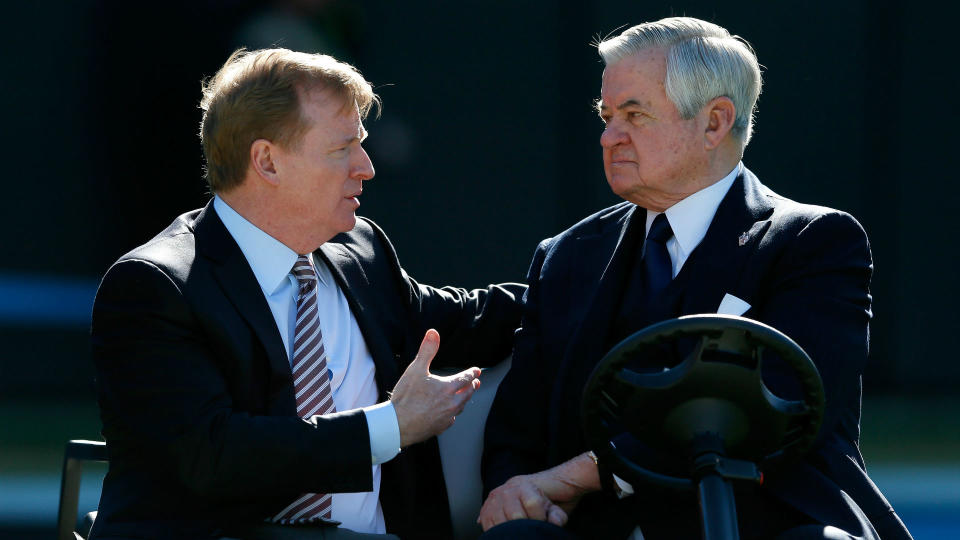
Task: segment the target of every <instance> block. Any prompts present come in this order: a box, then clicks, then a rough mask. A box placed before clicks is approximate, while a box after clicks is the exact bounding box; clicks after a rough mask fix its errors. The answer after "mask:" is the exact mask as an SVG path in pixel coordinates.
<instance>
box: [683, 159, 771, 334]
mask: <svg viewBox="0 0 960 540" xmlns="http://www.w3.org/2000/svg"><path fill="white" fill-rule="evenodd" d="M763 190H764V188H763V186H762V185H761V184H760V182H759V180H757V177H756V176H754V175H753V173H751V172H750V171H749V170H747V169H746V168H745V167H744V169H743V173H742V174H741V175H740V176H739V177H737V179H736V180H735V181H734V183H733V185H732V186H730V190H729V191H728V192H727V195H726V196H725V197H724V198H723V201H722V202H721V203H720V206H719V207H718V208H717V213H716V215H715V216H714V218H713V221H712V222H711V223H710V227H709V228H708V229H707V234H706V235H705V236H704V237H703V240H702V241H701V242H700V244H699V245H698V246H697V248H696V249H695V250H694V251H693V253H691V254H690V257H689V258H688V259H687V262H686V263H684V265H683V269H682V270H681V271H680V272H681V274H684V273H689V274H690V275H685V276H684V280H685V283H686V284H687V290H686V292H685V293H684V301H683V307H682V311H681V312H682V313H683V314H684V315H689V314H693V313H716V311H717V307H718V306H719V305H720V301H721V300H723V296H724V294H726V293H731V294H734V295H735V296H738V297H740V298H742V299H743V300H746V301H748V302H749V301H750V299H749V298H746V297H745V296H746V294H745V293H744V292H742V289H743V288H744V287H743V285H742V283H741V276H742V275H743V273H744V269H745V267H746V263H747V261H748V260H749V259H750V256H751V255H752V254H753V253H754V252H755V251H756V248H757V245H759V243H760V242H759V241H760V239H761V238H762V237H763V235H764V233H766V230H767V229H768V228H769V227H770V221H769V219H768V218H769V217H770V213H771V212H772V210H773V206H772V205H771V204H770V202H769V201H768V198H767V196H766V194H765V193H764V192H763ZM677 278H678V279H679V278H680V276H679V275H678V276H677Z"/></svg>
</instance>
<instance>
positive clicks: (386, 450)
mask: <svg viewBox="0 0 960 540" xmlns="http://www.w3.org/2000/svg"><path fill="white" fill-rule="evenodd" d="M363 414H364V415H366V417H367V431H368V432H369V433H370V454H371V457H372V459H373V464H374V465H379V464H381V463H386V462H387V461H390V460H391V459H393V458H394V457H396V455H397V454H399V453H400V423H399V422H398V421H397V412H396V411H395V410H394V409H393V403H391V402H390V401H384V402H383V403H377V404H376V405H371V406H369V407H364V408H363Z"/></svg>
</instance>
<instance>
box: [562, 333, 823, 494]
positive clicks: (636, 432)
mask: <svg viewBox="0 0 960 540" xmlns="http://www.w3.org/2000/svg"><path fill="white" fill-rule="evenodd" d="M664 351H668V352H671V353H673V355H672V358H673V360H676V358H677V356H678V355H679V356H680V357H682V360H681V361H680V362H679V363H677V362H675V361H674V362H673V363H670V364H667V365H665V366H660V367H658V366H656V365H652V364H651V363H650V362H649V361H648V360H649V359H651V358H654V359H658V360H659V359H662V358H667V359H668V360H669V359H670V358H671V355H670V354H667V355H664ZM767 354H775V355H777V356H778V357H779V358H780V359H782V360H783V362H784V363H785V364H786V366H787V368H788V372H789V373H792V376H793V377H795V379H796V381H797V382H798V383H799V387H800V389H801V392H800V393H801V394H802V398H801V399H785V398H782V397H779V396H777V395H775V394H773V393H772V392H771V391H770V390H769V389H768V388H767V387H766V385H765V384H764V382H763V378H762V377H761V368H762V365H763V359H764V357H765V356H766V355H767ZM823 406H824V398H823V385H822V383H821V381H820V376H819V373H818V372H817V370H816V367H815V366H814V365H813V362H811V361H810V358H809V357H808V356H807V355H806V353H804V351H803V349H801V348H800V347H799V346H798V345H797V344H796V343H794V342H793V341H792V340H790V338H788V337H787V336H784V335H783V334H782V333H780V332H778V331H777V330H775V329H773V328H771V327H769V326H766V325H764V324H762V323H759V322H756V321H752V320H750V319H745V318H742V317H731V316H720V315H695V316H689V317H681V318H679V319H673V320H669V321H664V322H662V323H659V324H655V325H652V326H650V327H647V328H645V329H643V330H641V331H639V332H637V333H635V334H633V335H632V336H630V337H628V338H627V339H625V340H624V341H622V342H621V343H619V344H618V345H617V346H615V347H614V348H613V349H611V351H610V352H609V353H608V354H607V355H606V356H605V357H604V358H603V360H601V361H600V363H599V364H598V365H597V367H596V368H595V369H594V372H593V375H592V376H591V378H590V380H589V381H588V383H587V386H586V388H585V390H584V397H583V402H582V411H581V413H582V414H581V419H582V422H583V427H584V433H585V435H586V439H587V442H588V444H589V445H590V447H591V448H593V449H594V450H595V451H596V452H597V455H598V456H600V457H601V458H602V459H603V460H604V462H605V463H607V464H609V467H610V469H611V470H613V471H614V472H616V473H617V474H618V475H621V476H622V477H623V478H624V479H625V480H627V481H631V482H649V483H654V484H657V485H660V486H664V487H669V488H675V489H677V488H684V489H685V488H690V487H693V486H694V481H693V479H692V477H683V476H678V475H677V471H681V470H689V471H692V470H693V469H692V467H690V463H692V462H693V460H694V459H695V458H696V457H697V456H698V455H702V454H703V451H705V449H698V446H697V445H698V441H702V440H707V439H711V440H719V441H720V443H719V452H720V454H722V455H724V456H725V457H724V459H729V460H741V461H742V462H744V463H755V464H757V466H759V467H760V468H761V469H764V468H767V467H774V466H779V465H782V464H783V463H788V462H790V461H791V460H793V459H796V458H797V457H798V456H800V455H802V454H803V453H804V452H805V451H806V450H807V449H808V448H809V447H810V446H811V444H812V443H813V441H814V440H815V438H816V435H817V432H818V430H819V426H820V422H821V420H822V416H823ZM625 431H626V432H629V433H630V434H631V435H633V436H634V437H635V438H636V439H637V440H638V441H639V443H640V444H641V445H644V446H646V447H648V448H650V449H653V450H655V451H656V452H659V453H660V454H664V455H666V456H668V458H669V459H668V460H667V462H666V463H660V462H659V461H657V465H656V466H657V467H658V470H651V469H650V468H648V467H653V465H650V464H648V463H647V462H646V461H644V462H643V463H642V464H641V463H640V462H639V461H637V460H634V459H632V456H629V455H625V454H624V453H622V452H621V451H620V450H618V449H617V447H616V446H614V445H613V444H611V442H610V441H611V440H612V439H613V438H614V437H617V436H618V435H620V434H622V433H623V432H625ZM709 451H711V452H714V451H718V449H717V448H711V449H710V450H709ZM671 460H672V461H671ZM732 462H733V461H731V463H732ZM659 467H663V469H662V470H661V469H659ZM733 476H734V477H736V476H737V475H733ZM740 476H743V477H751V478H752V477H753V475H752V474H745V475H740Z"/></svg>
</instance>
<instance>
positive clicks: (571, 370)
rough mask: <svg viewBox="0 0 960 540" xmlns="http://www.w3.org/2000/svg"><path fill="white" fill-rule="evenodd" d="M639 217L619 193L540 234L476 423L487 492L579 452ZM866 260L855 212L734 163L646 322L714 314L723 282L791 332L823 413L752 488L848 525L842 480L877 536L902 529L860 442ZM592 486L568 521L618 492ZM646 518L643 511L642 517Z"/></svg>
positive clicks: (625, 524) (613, 504)
mask: <svg viewBox="0 0 960 540" xmlns="http://www.w3.org/2000/svg"><path fill="white" fill-rule="evenodd" d="M644 219H645V210H644V209H643V208H638V207H637V206H635V205H633V204H631V203H628V202H624V203H620V204H618V205H616V206H613V207H610V208H607V209H605V210H603V211H601V212H598V213H596V214H594V215H592V216H590V217H588V218H586V219H584V220H583V221H581V222H580V223H578V224H576V225H574V226H573V227H571V228H570V229H568V230H566V231H564V232H563V233H561V234H560V235H558V236H556V237H554V238H549V239H547V240H544V241H543V242H542V243H541V244H540V245H539V246H538V248H537V250H536V254H535V255H534V258H533V263H532V264H531V267H530V271H529V274H528V285H529V289H528V291H527V293H526V295H525V297H524V315H523V321H522V323H521V329H520V330H518V334H517V343H516V345H515V350H514V355H513V368H512V370H511V372H510V373H509V374H508V375H507V377H506V379H505V380H504V382H503V383H502V385H501V387H500V390H499V392H498V395H497V397H496V400H495V402H494V405H493V408H492V410H491V413H490V417H489V419H488V421H487V428H486V440H485V452H484V462H483V475H484V488H485V491H487V492H489V491H490V490H492V489H493V488H495V487H497V486H499V485H501V484H502V483H504V482H506V481H507V480H508V479H509V478H511V477H512V476H515V475H518V474H527V473H531V472H536V471H541V470H544V469H546V468H549V467H552V466H554V465H557V464H559V463H562V462H564V461H566V460H568V459H570V458H572V457H574V456H576V455H578V454H580V453H582V452H585V451H586V450H588V448H587V445H586V442H585V441H584V438H583V434H582V432H581V429H580V421H579V419H580V399H581V393H582V391H583V387H584V385H585V384H586V381H587V379H588V378H589V376H590V374H591V372H592V370H593V368H594V366H595V365H596V363H597V362H598V361H599V360H600V358H601V357H602V356H603V355H604V354H605V353H606V350H607V346H608V344H607V343H606V342H605V339H606V338H607V336H608V335H609V333H610V329H611V328H610V327H611V325H612V324H613V321H614V319H615V317H616V316H617V306H618V305H619V300H620V297H621V296H622V295H623V293H624V283H625V280H626V279H627V276H626V273H627V272H628V270H629V267H630V261H632V260H633V258H634V256H635V255H634V253H632V252H628V251H630V250H628V249H627V248H624V247H623V244H624V242H623V239H624V236H625V234H626V233H627V231H628V230H629V225H630V223H631V221H632V220H640V222H639V226H640V227H641V228H640V229H639V230H641V231H642V230H643V228H642V225H643V220H644ZM744 233H746V235H747V241H746V242H745V243H742V245H741V242H740V238H741V235H743V234H744ZM871 272H872V260H871V255H870V248H869V244H868V241H867V237H866V234H865V233H864V231H863V229H862V228H861V226H860V224H859V223H857V221H856V220H855V219H853V218H852V217H851V216H850V215H848V214H845V213H843V212H838V211H836V210H832V209H829V208H823V207H817V206H811V205H805V204H799V203H796V202H793V201H791V200H788V199H785V198H783V197H780V196H778V195H776V194H775V193H773V192H772V191H770V190H769V189H768V188H766V187H765V186H763V185H762V184H761V183H760V181H759V180H758V179H757V177H756V176H754V175H753V173H751V172H750V171H749V170H746V169H744V172H743V173H742V174H741V175H740V176H739V177H738V178H737V179H736V180H735V182H734V183H733V185H732V187H731V188H730V190H729V192H728V193H727V195H726V196H725V198H724V199H723V201H722V203H721V204H720V206H719V208H718V210H717V213H716V215H715V216H714V219H713V221H712V222H711V224H710V227H709V229H708V230H707V233H706V236H705V237H704V239H703V241H702V242H701V243H700V245H699V246H698V247H697V248H696V249H695V250H694V251H693V253H691V255H690V257H689V258H688V260H687V261H686V263H685V264H684V266H683V268H682V269H681V272H680V274H678V276H677V278H676V279H675V280H674V283H683V284H684V285H683V290H680V291H674V292H675V293H676V295H677V298H678V304H677V305H676V306H664V307H663V310H664V311H663V312H662V313H656V312H653V313H650V314H648V315H649V320H647V321H645V323H644V325H646V324H650V323H654V322H658V321H660V320H664V319H667V318H672V317H676V316H680V315H689V314H697V313H715V312H716V311H717V307H718V306H719V305H720V302H721V300H722V299H723V297H724V295H725V294H727V293H729V294H732V295H734V296H736V297H738V298H741V299H743V300H745V301H746V302H748V303H749V304H750V305H751V308H750V310H749V311H747V312H746V313H745V314H744V316H745V317H749V318H752V319H756V320H759V321H762V322H764V323H766V324H769V325H770V326H773V327H774V328H777V329H778V330H780V331H781V332H783V333H785V334H787V335H788V336H790V337H791V338H793V339H794V340H795V341H796V342H797V343H798V344H800V346H802V347H803V348H804V350H805V351H806V352H807V353H808V354H809V355H810V357H811V358H812V359H813V361H814V363H815V364H816V365H817V367H818V368H819V370H820V374H821V377H822V379H823V382H824V386H825V392H826V413H825V417H824V421H823V427H822V431H821V435H820V438H819V440H818V442H817V445H816V447H815V450H814V451H813V452H812V453H811V455H810V456H809V458H808V459H807V460H806V461H805V462H804V463H802V464H801V465H800V466H799V467H795V468H794V469H792V470H790V471H787V472H784V473H781V474H779V475H776V476H774V477H773V478H769V479H768V481H767V482H766V483H765V486H764V488H763V489H764V490H766V492H768V493H773V494H776V495H777V496H778V497H779V498H780V499H781V500H783V501H785V502H786V503H788V504H789V505H790V506H793V507H794V508H796V509H798V510H800V511H801V512H803V513H805V514H807V515H809V516H811V517H812V518H813V519H814V520H816V521H819V522H821V523H825V524H832V525H835V526H838V527H841V528H844V529H846V530H850V531H851V532H855V531H856V530H857V529H858V528H859V527H858V524H857V522H856V521H855V518H854V516H853V514H852V513H851V512H850V511H849V504H848V503H847V501H846V500H845V499H844V498H843V497H842V496H841V494H840V490H843V491H844V492H846V493H847V494H848V495H849V496H850V497H851V498H852V499H853V500H854V501H856V504H857V505H859V506H860V507H861V508H862V510H863V511H864V513H865V514H866V515H867V516H868V517H869V519H870V521H871V522H872V524H873V526H874V527H875V528H876V529H877V530H878V531H879V532H880V534H881V535H883V536H884V537H887V536H889V537H894V538H896V537H902V536H908V533H906V529H905V528H904V527H903V525H902V523H901V522H900V520H899V518H898V517H897V516H896V514H895V513H894V511H893V509H892V508H891V507H890V505H889V504H888V503H887V501H886V500H885V499H884V498H883V496H882V495H881V493H880V492H879V490H877V489H876V487H875V486H874V485H873V483H872V482H871V481H870V479H869V478H868V476H867V474H866V472H865V466H864V463H863V458H862V457H861V455H860V451H859V449H858V440H859V435H860V433H859V429H860V394H861V376H862V374H863V370H864V367H865V365H866V361H867V350H868V340H869V337H868V323H869V321H870V318H871V311H870V305H871V297H870V293H869V285H870V277H871ZM672 285H673V284H672ZM677 306H679V311H677ZM653 309H654V311H656V310H657V309H659V308H658V307H656V306H655V307H654V308H653ZM531 418H532V421H530V419H531ZM601 471H602V464H601ZM642 489H643V488H640V490H642ZM598 497H599V498H604V497H606V499H605V500H603V501H601V502H599V503H597V501H593V502H594V504H591V502H590V501H587V500H586V499H585V501H584V502H583V503H581V505H580V507H578V509H577V510H575V511H574V513H573V515H572V516H571V520H572V521H576V520H578V519H579V520H583V521H588V522H589V521H597V520H598V519H599V515H597V516H595V517H596V519H590V517H589V516H588V517H587V518H586V519H584V516H583V515H580V516H578V515H577V514H578V512H579V513H581V514H582V513H586V512H592V511H594V510H596V509H601V508H606V509H610V508H623V505H624V504H629V503H618V502H617V501H616V499H614V498H613V497H612V494H609V493H604V494H598V495H595V496H594V497H593V498H594V499H596V498H598ZM588 498H589V497H588ZM641 499H642V495H641ZM625 500H626V499H625ZM635 504H636V503H635ZM643 504H646V503H640V507H641V510H642V506H643ZM618 505H619V506H618ZM620 513H621V514H624V512H622V511H621V512H620ZM608 517H609V516H608ZM636 517H637V514H636V513H635V512H633V511H630V512H629V513H628V515H622V516H619V518H618V517H616V516H614V517H613V518H612V519H613V520H614V521H617V523H614V524H610V526H609V534H611V535H614V534H616V535H619V534H621V533H622V534H623V535H624V536H625V535H626V533H627V532H628V531H629V530H631V529H632V527H633V524H634V522H635V521H636ZM604 519H607V518H604ZM643 519H644V518H643V517H642V514H641V521H640V523H639V524H640V526H641V528H642V527H643ZM618 520H619V521H618ZM610 537H614V536H610Z"/></svg>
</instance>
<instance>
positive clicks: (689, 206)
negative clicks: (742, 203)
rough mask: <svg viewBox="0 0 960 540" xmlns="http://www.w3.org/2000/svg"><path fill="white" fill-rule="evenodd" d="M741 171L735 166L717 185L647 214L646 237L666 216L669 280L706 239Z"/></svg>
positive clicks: (740, 167)
mask: <svg viewBox="0 0 960 540" xmlns="http://www.w3.org/2000/svg"><path fill="white" fill-rule="evenodd" d="M742 169H743V162H740V163H737V166H736V167H734V168H733V170H732V171H730V173H729V174H727V175H726V176H724V177H723V178H722V179H721V180H720V181H719V182H716V183H714V184H711V185H709V186H707V187H705V188H703V189H701V190H700V191H698V192H696V193H694V194H693V195H690V196H688V197H687V198H686V199H683V200H682V201H680V202H678V203H676V204H674V205H673V206H671V207H670V208H667V210H666V211H665V212H652V211H647V229H646V234H650V226H651V225H653V220H654V219H655V218H656V217H657V216H659V215H660V214H666V215H667V221H668V222H669V223H670V228H671V229H672V230H673V236H672V237H671V238H670V239H669V240H667V253H669V254H670V261H671V262H672V263H673V277H677V274H679V273H680V269H681V268H683V263H685V262H687V257H689V256H690V254H691V253H692V252H693V250H694V249H695V248H696V247H697V246H698V245H700V241H701V240H703V237H704V236H706V234H707V229H709V228H710V222H712V221H713V216H714V215H715V214H716V213H717V208H719V207H720V203H721V202H722V201H723V198H724V197H725V196H726V195H727V192H728V191H730V186H732V185H733V181H734V180H736V179H737V176H738V175H739V174H740V171H741V170H742ZM643 245H644V247H646V245H647V243H646V242H644V243H643Z"/></svg>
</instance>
